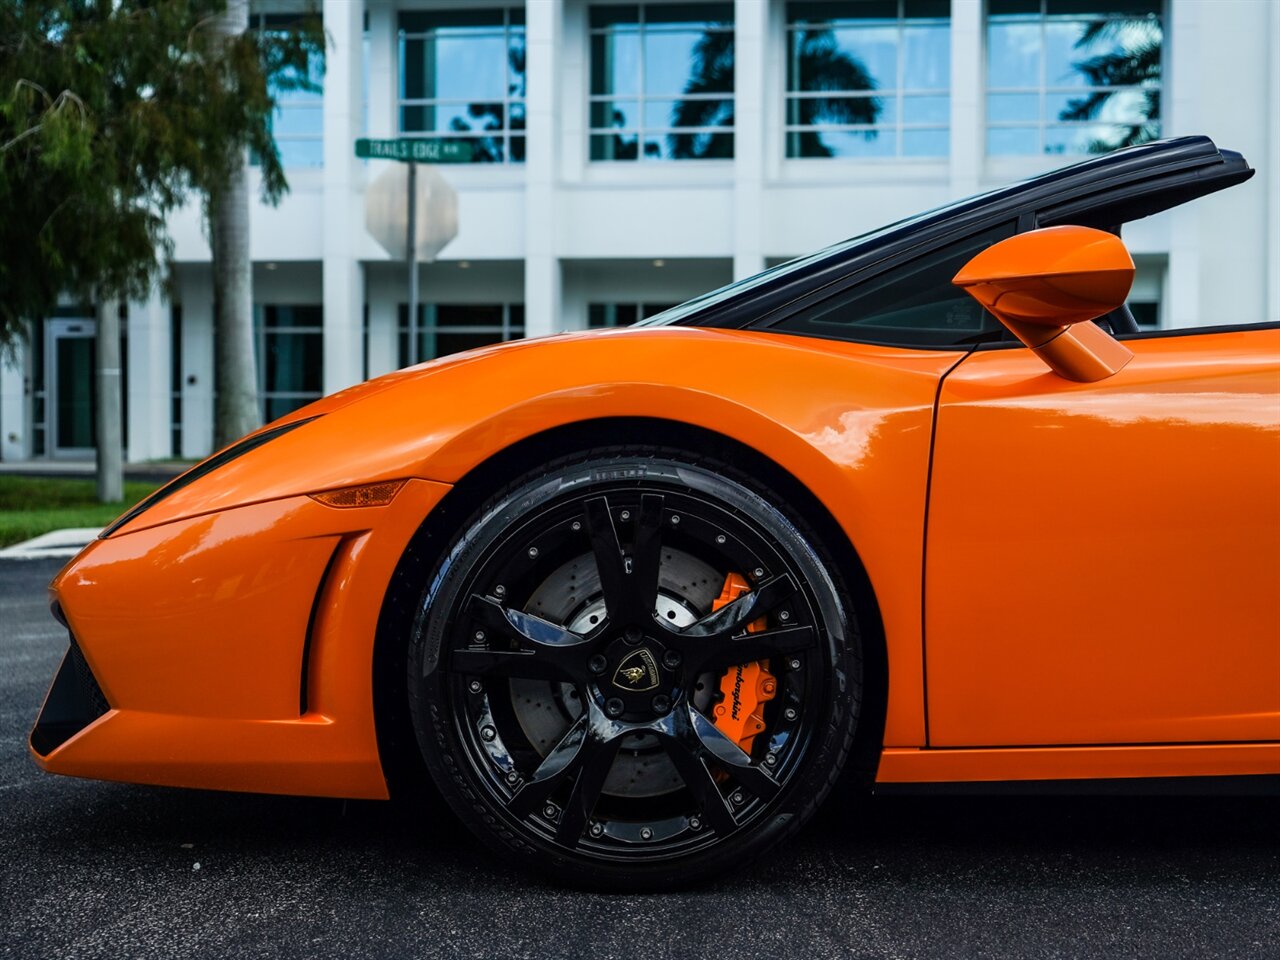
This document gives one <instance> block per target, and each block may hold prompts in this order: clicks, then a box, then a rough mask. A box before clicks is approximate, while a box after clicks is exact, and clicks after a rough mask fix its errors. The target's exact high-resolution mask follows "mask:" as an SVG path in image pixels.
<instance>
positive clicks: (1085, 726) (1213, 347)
mask: <svg viewBox="0 0 1280 960" xmlns="http://www.w3.org/2000/svg"><path fill="white" fill-rule="evenodd" d="M1252 173H1253V171H1252V170H1251V169H1250V167H1249V165H1248V164H1247V163H1246V161H1245V160H1244V159H1243V158H1242V157H1241V156H1240V155H1239V154H1236V153H1233V152H1231V151H1227V150H1220V149H1218V147H1217V146H1215V145H1214V144H1213V143H1212V142H1211V141H1210V140H1208V139H1206V138H1203V137H1191V138H1182V139H1176V140H1168V141H1161V142H1157V143H1151V144H1146V145H1142V146H1138V147H1133V148H1129V149H1126V150H1121V151H1118V152H1116V153H1113V154H1110V155H1107V156H1103V157H1098V158H1094V159H1090V160H1088V161H1085V162H1083V163H1079V164H1076V165H1074V166H1070V167H1066V168H1064V169H1062V170H1059V171H1056V172H1054V173H1050V174H1047V175H1044V176H1040V177H1038V178H1035V179H1032V180H1029V181H1026V182H1023V183H1019V184H1016V185H1013V186H1009V187H1004V188H1001V189H998V190H995V191H993V192H989V193H986V194H983V195H980V196H977V197H974V198H971V199H968V200H964V201H961V202H958V203H955V204H952V205H950V206H948V207H945V208H942V209H937V210H933V211H930V212H928V213H925V214H922V215H920V216H917V217H914V218H912V219H909V220H906V221H902V222H899V223H895V224H892V225H890V226H887V227H884V228H883V229H880V230H876V231H874V232H872V233H868V234H865V235H862V236H859V237H856V238H854V239H852V240H849V241H846V242H844V243H841V244H838V245H836V246H834V247H831V248H828V249H825V250H822V251H820V252H818V253H815V254H813V255H811V256H806V257H803V258H801V259H798V260H794V261H791V262H789V263H786V264H783V265H782V266H779V267H776V268H773V269H771V270H768V271H766V272H764V273H762V274H760V275H758V276H755V277H752V278H750V279H747V280H743V281H740V282H738V283H735V284H732V285H730V286H728V287H725V288H723V289H720V290H717V291H714V292H712V293H709V294H706V295H705V296H702V297H700V298H698V299H695V300H692V301H690V302H688V303H685V304H683V305H681V306H678V307H675V308H673V309H671V310H668V311H666V312H665V313H662V314H659V315H657V316H655V317H652V318H650V319H649V320H647V321H644V322H642V323H640V324H639V325H636V326H634V327H630V328H626V329H618V330H607V331H592V332H584V333H571V334H564V335H557V336H552V337H547V338H544V339H539V340H532V341H519V342H514V343H509V344H504V345H500V346H495V347H491V348H483V349H479V350H474V351H471V352H468V353H463V354H459V355H455V356H450V357H446V358H443V359H439V360H436V361H433V362H430V363H425V364H422V365H420V366H416V367H412V368H409V369H405V370H401V371H399V372H396V373H393V374H391V375H389V376H385V377H381V378H378V379H376V380H373V381H370V382H368V383H364V384H361V385H359V386H357V387H354V388H352V389H349V390H345V391H343V392H341V393H337V394H335V395H333V396H330V397H327V398H325V399H323V400H320V401H318V402H317V403H314V404H312V405H310V406H308V407H305V408H303V409H301V410H298V411H297V412H295V413H293V414H290V415H289V416H287V417H285V418H283V419H281V420H278V421H276V422H274V423H271V424H269V425H267V426H266V427H264V428H263V429H261V430H260V431H258V432H256V433H253V434H251V435H250V436H248V437H245V438H244V439H242V440H240V441H239V442H237V443H235V444H233V445H231V446H229V447H227V448H226V449H224V450H222V451H220V452H218V453H216V454H215V455H214V456H212V457H211V458H210V459H208V460H206V461H204V462H203V463H201V464H199V465H198V466H196V467H194V468H192V469H191V470H190V471H189V472H187V473H186V474H184V475H183V476H181V477H179V478H178V479H176V480H174V481H173V482H172V483H170V484H169V485H167V486H165V487H163V488H161V489H160V490H159V491H158V492H156V493H155V494H154V495H153V496H151V497H150V498H149V499H147V500H145V501H144V502H142V503H141V504H140V505H139V506H137V507H136V508H135V509H132V510H130V511H129V512H128V513H126V514H125V515H124V516H122V517H120V518H119V519H118V520H117V521H115V522H114V523H113V524H112V525H111V526H110V527H108V528H107V529H106V530H105V531H103V533H102V534H101V536H100V537H99V538H98V539H97V540H96V541H95V542H94V543H92V544H91V545H90V546H88V547H87V548H86V549H85V550H84V551H83V552H82V553H80V555H79V556H77V557H76V558H75V559H74V560H72V561H71V562H70V563H69V564H68V565H67V567H66V568H65V569H64V570H62V572H61V573H60V574H59V575H58V576H57V578H56V579H55V581H54V582H53V584H52V587H51V598H52V609H53V614H54V616H55V617H56V618H57V619H58V620H59V621H60V622H61V623H62V624H64V625H65V626H66V628H67V630H68V632H69V635H70V645H69V649H68V652H67V654H66V656H65V658H64V660H63V662H62V666H61V667H60V669H59V670H58V672H57V674H56V676H55V677H54V680H53V684H52V687H51V688H50V691H49V693H48V696H47V698H46V701H45V703H44V705H43V708H42V710H41V712H40V714H39V717H38V719H37V721H36V724H35V727H34V729H33V731H32V734H31V738H30V749H31V752H32V754H33V756H34V757H35V760H36V762H37V763H38V764H39V765H40V766H41V767H43V768H44V769H46V770H48V771H51V772H54V773H60V774H70V775H74V776H83V777H96V778H104V779H111V780H124V781H132V782H137V783H149V784H167V785H176V786H184V787H198V788H211V789H220V790H241V791H262V792H275V793H285V794H306V795H319V796H333V797H353V798H377V799H382V798H387V797H389V796H391V795H392V794H393V793H396V792H397V791H400V790H402V789H405V790H408V789H411V786H412V784H414V783H422V784H433V785H434V786H433V789H437V790H438V791H439V792H440V793H441V794H443V796H444V798H445V799H446V800H447V801H448V803H449V805H450V806H451V807H452V809H453V810H454V811H455V812H456V814H457V816H458V817H459V818H460V819H461V820H462V821H464V822H465V823H466V824H467V825H468V826H469V827H470V828H471V829H472V830H474V831H475V832H476V833H477V834H478V835H479V836H480V837H481V838H482V839H483V840H484V841H485V842H487V843H488V844H489V845H490V846H492V847H493V848H495V849H496V850H497V851H499V852H500V853H501V854H502V855H504V856H506V857H508V858H510V859H513V860H515V861H518V862H521V863H523V864H525V865H526V866H528V867H530V868H532V869H533V870H534V871H536V872H538V873H540V874H541V875H544V876H551V877H555V878H559V879H561V880H564V881H568V882H573V883H578V884H590V885H597V886H608V887H622V888H631V889H655V888H662V887H664V886H667V885H670V884H674V883H685V882H690V881H693V880H697V879H699V878H704V877H707V876H710V875H713V874H715V873H717V872H720V871H724V870H726V869H729V868H741V866H742V865H743V864H744V863H746V862H748V861H749V860H750V859H751V858H752V857H755V856H758V855H760V854H761V853H762V852H763V851H765V850H767V849H771V848H773V847H774V846H775V845H777V844H779V843H781V842H783V841H785V840H786V838H788V837H789V836H791V835H792V834H794V833H795V832H796V831H797V830H799V829H800V828H801V827H802V826H803V825H804V823H805V822H806V820H807V819H808V818H809V817H810V816H811V815H812V814H813V812H814V810H815V809H816V808H817V807H818V805H819V804H820V803H821V802H822V801H823V800H824V798H825V797H826V796H827V795H828V793H829V791H830V789H831V787H832V785H833V784H834V783H835V782H836V781H837V778H838V777H840V776H844V777H845V778H846V781H847V782H852V783H862V784H865V785H868V786H870V787H872V788H873V789H888V788H890V787H895V786H898V787H900V786H902V785H915V786H919V785H922V784H955V783H962V782H968V783H975V782H976V783H983V784H987V785H989V786H992V787H995V786H996V785H1002V784H1022V785H1024V786H1026V785H1028V784H1037V783H1040V782H1043V781H1083V782H1097V781H1109V782H1113V783H1114V782H1122V781H1139V780H1140V781H1144V782H1146V781H1153V780H1160V779H1162V778H1163V779H1166V780H1167V779H1170V778H1172V779H1173V780H1174V781H1176V782H1180V783H1181V782H1185V778H1189V777H1207V778H1254V779H1255V780H1257V779H1258V778H1263V779H1266V778H1267V777H1268V775H1274V774H1276V773H1278V772H1280V607H1278V603H1280V601H1278V599H1277V598H1278V597H1280V583H1278V577H1280V328H1278V325H1277V324H1275V323H1269V324H1268V323H1249V322H1248V321H1250V320H1251V319H1258V318H1248V317H1241V316H1239V315H1237V314H1236V313H1234V312H1233V310H1232V307H1231V299H1232V298H1231V295H1230V291H1229V290H1223V291H1222V292H1221V296H1220V297H1219V298H1217V300H1216V301H1215V303H1217V304H1218V305H1219V306H1218V309H1217V310H1216V312H1215V314H1214V315H1213V316H1205V317H1203V318H1202V320H1203V323H1204V325H1203V326H1200V327H1195V328H1189V329H1155V330H1142V329H1139V327H1138V324H1137V323H1136V321H1135V318H1134V314H1133V312H1132V310H1131V309H1130V307H1129V306H1128V304H1127V297H1128V294H1129V292H1130V289H1131V284H1132V281H1133V275H1134V263H1133V260H1132V258H1131V256H1130V254H1129V252H1128V250H1127V249H1126V247H1125V244H1124V241H1123V239H1122V235H1123V230H1124V227H1125V225H1126V224H1128V223H1131V222H1133V221H1135V220H1138V219H1140V218H1143V217H1147V216H1150V215H1153V214H1157V213H1160V212H1162V211H1165V210H1168V209H1170V208H1172V207H1175V206H1177V205H1179V204H1183V203H1187V202H1191V201H1196V200H1197V199H1198V198H1201V197H1203V196H1204V195H1207V194H1211V193H1214V192H1215V191H1218V190H1221V189H1224V188H1227V187H1231V186H1233V185H1236V184H1240V183H1242V182H1244V181H1246V180H1248V179H1249V177H1250V176H1251V175H1252ZM1199 202H1203V203H1211V202H1213V201H1212V200H1211V199H1206V200H1200V201H1199ZM1205 242H1206V243H1208V242H1209V239H1208V238H1206V239H1205ZM1206 302H1207V301H1206ZM841 793H842V794H843V791H841Z"/></svg>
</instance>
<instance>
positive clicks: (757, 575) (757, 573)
mask: <svg viewBox="0 0 1280 960" xmlns="http://www.w3.org/2000/svg"><path fill="white" fill-rule="evenodd" d="M752 572H753V573H754V575H755V578H756V579H757V580H759V579H760V578H761V577H763V576H764V567H756V568H755V570H754V571H752Z"/></svg>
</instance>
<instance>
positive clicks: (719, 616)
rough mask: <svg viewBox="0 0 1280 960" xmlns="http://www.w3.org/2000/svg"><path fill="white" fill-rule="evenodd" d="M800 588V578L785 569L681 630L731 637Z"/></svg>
mask: <svg viewBox="0 0 1280 960" xmlns="http://www.w3.org/2000/svg"><path fill="white" fill-rule="evenodd" d="M795 592H796V582H795V581H794V580H793V579H791V575H790V574H787V573H784V574H782V575H781V576H777V577H772V578H771V579H769V580H766V581H765V582H764V583H761V584H759V585H758V586H757V587H756V588H755V589H754V590H752V591H751V592H750V593H744V594H743V595H742V596H740V597H738V599H737V600H734V601H733V602H731V603H726V604H725V605H724V606H723V607H721V608H720V609H719V610H713V611H712V612H711V613H709V614H707V615H706V616H705V617H703V618H702V619H701V620H698V621H696V622H694V623H691V624H689V626H687V627H685V628H684V629H683V630H679V631H677V633H678V635H679V636H681V637H687V638H690V639H698V640H701V639H710V638H713V637H731V636H733V635H734V634H735V633H739V632H741V631H743V630H745V629H746V628H747V624H749V623H751V622H752V621H755V620H759V619H760V618H761V617H763V616H764V615H765V614H767V613H769V611H771V610H772V609H773V608H774V607H776V606H777V605H778V604H780V603H782V602H783V601H784V600H787V599H788V598H790V597H791V596H792V594H794V593H795Z"/></svg>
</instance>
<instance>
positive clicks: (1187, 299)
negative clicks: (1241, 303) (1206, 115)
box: [1161, 0, 1205, 327]
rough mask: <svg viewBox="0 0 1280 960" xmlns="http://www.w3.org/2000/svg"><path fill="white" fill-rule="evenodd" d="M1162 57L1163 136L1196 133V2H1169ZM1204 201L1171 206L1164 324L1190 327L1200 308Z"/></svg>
mask: <svg viewBox="0 0 1280 960" xmlns="http://www.w3.org/2000/svg"><path fill="white" fill-rule="evenodd" d="M1166 9H1167V11H1168V21H1167V23H1166V25H1165V49H1164V61H1165V63H1166V64H1168V65H1169V69H1168V82H1167V83H1166V85H1165V87H1166V89H1165V90H1164V95H1163V96H1162V97H1161V106H1162V108H1163V112H1164V119H1163V120H1162V123H1163V125H1164V130H1163V133H1164V135H1165V136H1167V137H1173V136H1179V135H1183V134H1190V133H1198V132H1200V131H1199V129H1198V126H1199V123H1200V116H1199V110H1198V100H1199V98H1200V55H1201V54H1200V49H1199V47H1200V43H1199V40H1198V38H1197V36H1196V34H1197V32H1198V30H1199V15H1200V10H1199V4H1198V3H1195V2H1186V0H1179V2H1174V3H1170V4H1169V5H1168V7H1167V8H1166ZM1204 202H1205V201H1193V202H1191V203H1184V204H1183V205H1182V206H1179V207H1175V208H1174V209H1173V210H1172V211H1171V212H1170V214H1169V216H1170V227H1169V270H1168V274H1167V275H1168V280H1167V281H1166V283H1165V295H1166V299H1165V301H1164V303H1163V304H1162V305H1161V314H1162V316H1161V320H1162V324H1163V326H1165V327H1194V326H1196V325H1198V324H1199V323H1200V322H1201V321H1200V320H1199V312H1200V232H1201V224H1200V214H1201V211H1202V209H1203V203H1204Z"/></svg>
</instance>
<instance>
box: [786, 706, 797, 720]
mask: <svg viewBox="0 0 1280 960" xmlns="http://www.w3.org/2000/svg"><path fill="white" fill-rule="evenodd" d="M782 715H783V716H784V717H786V718H787V719H788V720H794V719H795V718H796V717H797V716H799V714H797V713H796V708H795V707H787V709H785V710H783V711H782Z"/></svg>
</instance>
